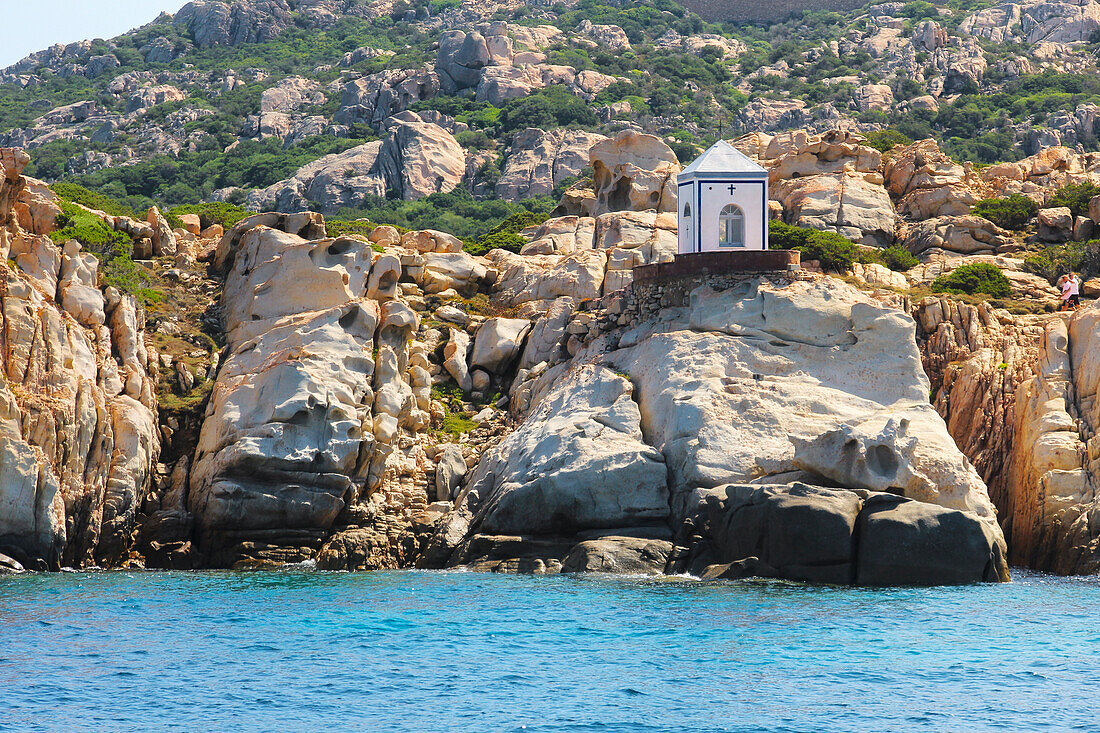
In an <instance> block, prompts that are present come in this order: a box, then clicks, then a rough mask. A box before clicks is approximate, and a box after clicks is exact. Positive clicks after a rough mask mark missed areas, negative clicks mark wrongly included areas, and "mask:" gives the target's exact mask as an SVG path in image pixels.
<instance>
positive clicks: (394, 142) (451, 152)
mask: <svg viewBox="0 0 1100 733" xmlns="http://www.w3.org/2000/svg"><path fill="white" fill-rule="evenodd" d="M378 169H379V172H380V173H381V175H382V177H383V179H384V180H385V181H386V182H387V184H388V186H389V188H392V189H394V190H395V191H397V192H398V194H399V195H400V196H401V198H402V199H404V200H405V201H415V200H416V199H419V198H423V197H424V196H427V195H428V194H432V193H447V192H449V191H453V190H454V189H455V187H456V186H458V184H459V183H460V182H461V181H462V176H463V174H464V173H465V172H466V154H465V153H464V152H463V150H462V146H461V145H459V144H458V141H457V140H455V138H454V135H452V134H451V133H449V132H447V131H446V130H444V129H443V128H442V127H440V126H439V125H436V124H433V123H430V122H401V123H398V124H396V125H395V126H393V127H392V128H391V132H390V135H389V137H387V138H386V140H385V141H384V142H383V143H382V147H381V149H380V150H379V151H378Z"/></svg>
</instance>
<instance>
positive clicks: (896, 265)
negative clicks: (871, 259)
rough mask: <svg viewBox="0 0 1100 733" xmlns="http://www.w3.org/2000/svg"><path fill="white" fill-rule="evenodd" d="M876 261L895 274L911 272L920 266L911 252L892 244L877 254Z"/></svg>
mask: <svg viewBox="0 0 1100 733" xmlns="http://www.w3.org/2000/svg"><path fill="white" fill-rule="evenodd" d="M878 259H879V260H880V261H881V262H882V264H884V265H886V266H887V267H889V268H890V269H891V270H896V271H897V272H905V271H906V270H911V269H913V268H914V267H916V266H917V265H919V264H920V260H918V259H917V258H916V257H915V256H914V255H913V253H912V252H910V251H909V250H907V249H906V248H905V247H902V246H901V245H898V244H894V245H891V246H889V247H887V248H886V249H884V250H882V251H881V252H879V253H878Z"/></svg>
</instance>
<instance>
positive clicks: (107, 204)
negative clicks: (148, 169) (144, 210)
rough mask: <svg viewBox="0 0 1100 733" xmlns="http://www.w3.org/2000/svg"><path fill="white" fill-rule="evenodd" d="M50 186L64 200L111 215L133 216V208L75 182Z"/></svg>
mask: <svg viewBox="0 0 1100 733" xmlns="http://www.w3.org/2000/svg"><path fill="white" fill-rule="evenodd" d="M50 188H51V189H53V192H54V193H56V194H57V195H58V196H60V197H61V198H63V199H65V200H66V201H72V202H75V203H78V204H80V205H81V206H87V207H88V208H89V209H96V210H98V211H102V212H103V213H104V214H110V215H111V216H130V217H132V216H134V210H133V209H131V208H130V207H129V206H126V205H125V204H122V203H120V202H118V201H115V200H114V199H113V198H110V197H109V196H104V195H103V194H101V193H96V192H95V191H89V190H88V189H86V188H84V187H83V186H78V185H77V184H75V183H55V184H53V185H52V186H50Z"/></svg>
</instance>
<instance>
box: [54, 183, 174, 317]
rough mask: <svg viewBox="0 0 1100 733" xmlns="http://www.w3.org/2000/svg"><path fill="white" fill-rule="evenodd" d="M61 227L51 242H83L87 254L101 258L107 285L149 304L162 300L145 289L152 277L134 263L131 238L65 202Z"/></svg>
mask: <svg viewBox="0 0 1100 733" xmlns="http://www.w3.org/2000/svg"><path fill="white" fill-rule="evenodd" d="M57 225H58V229H57V230H56V231H53V232H51V233H50V239H52V240H53V241H54V242H56V243H57V244H59V245H60V244H64V243H65V242H68V241H69V240H70V239H75V240H77V241H78V242H80V244H81V246H82V247H83V248H84V250H85V251H87V252H91V253H92V254H94V255H95V256H96V257H97V258H99V261H100V268H99V273H100V277H101V278H102V279H103V281H104V282H105V283H107V284H108V285H113V286H115V287H116V288H118V289H119V290H121V291H122V292H124V293H132V294H135V295H137V296H138V297H139V298H141V299H142V300H143V301H144V302H146V303H148V302H153V301H156V300H158V299H159V298H160V297H161V296H160V293H157V292H156V291H153V290H150V289H149V288H147V287H145V286H146V284H147V283H148V282H149V276H148V274H147V273H146V272H145V269H144V268H142V267H141V266H140V265H138V264H137V263H136V262H134V260H133V253H134V243H133V241H131V239H130V237H129V236H128V235H126V234H123V233H122V232H116V231H114V230H113V229H111V228H110V227H108V226H107V225H106V224H104V223H103V220H102V219H100V218H99V217H98V216H95V215H94V214H89V213H88V212H87V211H84V209H81V208H80V207H78V206H75V205H74V204H72V203H71V202H69V201H65V200H62V202H61V215H60V216H58V217H57Z"/></svg>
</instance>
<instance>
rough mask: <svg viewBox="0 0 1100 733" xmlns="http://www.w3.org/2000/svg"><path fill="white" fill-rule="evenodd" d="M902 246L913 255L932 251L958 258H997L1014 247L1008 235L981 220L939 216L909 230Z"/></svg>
mask: <svg viewBox="0 0 1100 733" xmlns="http://www.w3.org/2000/svg"><path fill="white" fill-rule="evenodd" d="M904 244H905V247H906V248H907V249H908V250H909V251H910V252H912V253H913V254H915V255H920V254H923V253H924V252H927V251H928V250H932V249H935V250H943V251H945V252H954V253H956V254H960V255H975V254H997V253H1003V252H1007V251H1011V250H1013V249H1015V247H1016V243H1015V241H1014V240H1013V239H1012V236H1011V235H1010V233H1009V232H1007V231H1005V230H1004V229H1001V228H1000V227H999V226H997V225H996V224H994V223H993V222H991V221H989V220H988V219H985V218H983V217H980V216H939V217H935V218H933V219H928V220H927V221H922V222H919V223H918V224H916V225H914V226H912V227H910V228H909V230H908V231H907V233H906V235H905V240H904Z"/></svg>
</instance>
